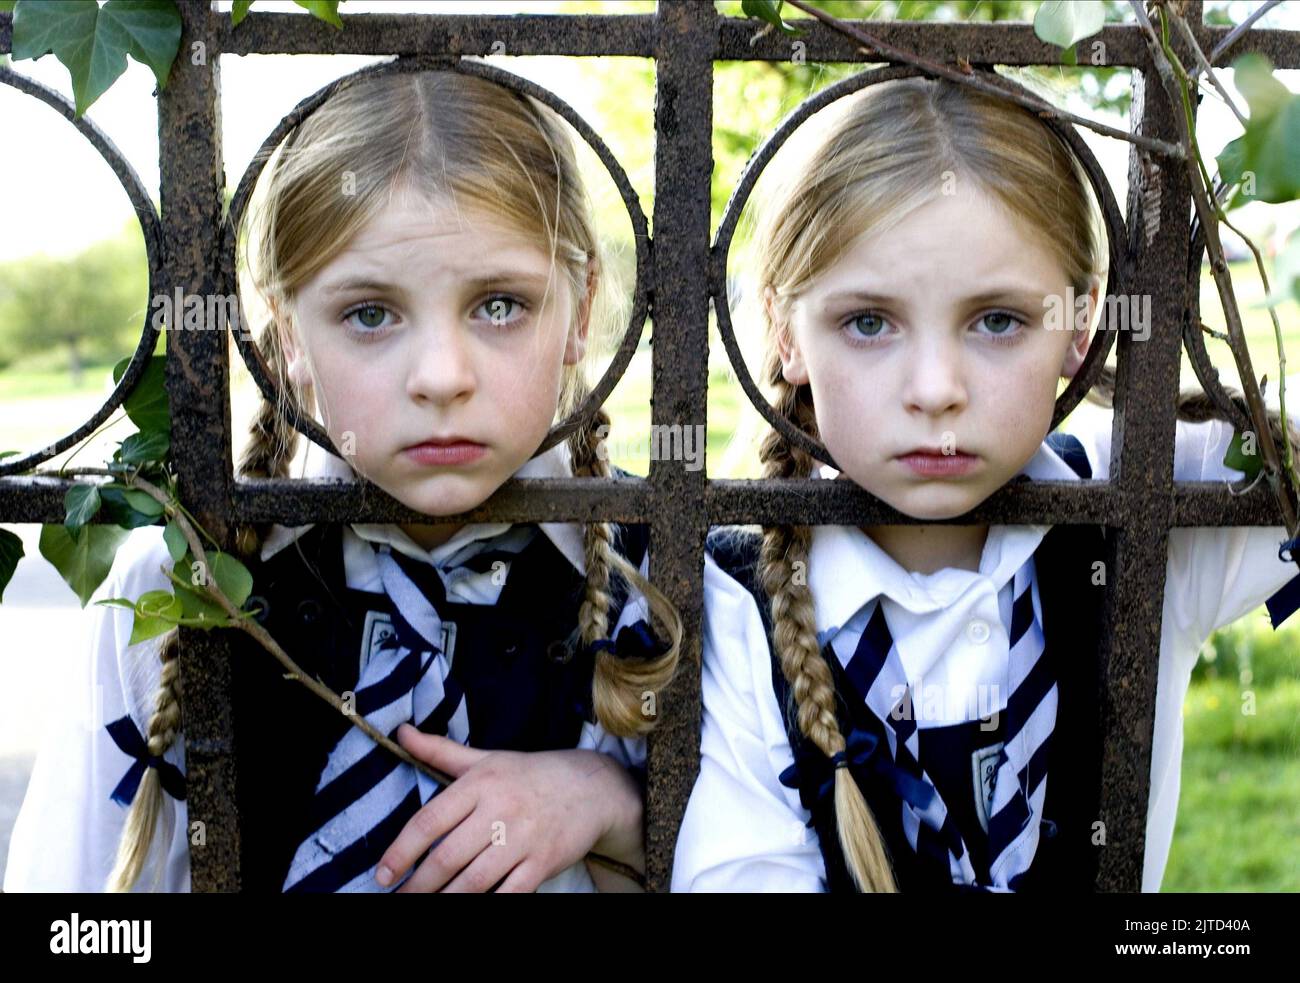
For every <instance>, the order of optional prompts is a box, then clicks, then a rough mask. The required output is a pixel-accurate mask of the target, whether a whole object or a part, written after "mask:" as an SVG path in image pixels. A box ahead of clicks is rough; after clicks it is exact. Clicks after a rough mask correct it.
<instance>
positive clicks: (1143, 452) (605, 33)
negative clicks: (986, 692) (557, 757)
mask: <svg viewBox="0 0 1300 983" xmlns="http://www.w3.org/2000/svg"><path fill="white" fill-rule="evenodd" d="M179 7H180V10H181V13H182V17H183V20H184V34H183V36H182V39H181V51H182V52H188V51H189V50H190V45H191V43H192V42H194V41H199V40H202V41H204V42H205V43H206V45H207V52H208V58H207V64H206V65H193V64H192V63H191V60H190V59H189V58H188V57H182V58H178V59H177V61H176V63H175V65H174V67H173V69H172V75H171V78H170V80H169V83H168V85H167V87H166V89H164V90H163V91H162V92H161V93H160V94H159V103H158V110H159V145H160V161H159V164H160V173H161V193H162V204H163V212H162V217H163V222H164V230H163V234H162V235H163V243H164V249H163V253H164V264H163V265H164V273H165V276H164V282H163V283H162V285H161V286H162V288H163V289H164V290H167V291H168V292H170V290H171V289H172V288H173V287H181V288H183V289H184V290H185V291H186V292H187V293H195V294H204V293H210V292H214V291H215V290H217V285H218V284H219V283H220V282H221V280H220V269H221V255H220V254H221V249H220V243H221V236H220V235H219V231H220V230H219V223H220V216H221V193H222V187H223V169H222V164H221V146H220V126H219V120H220V77H219V63H218V58H217V55H218V53H219V52H226V53H230V54H253V53H261V54H269V53H276V52H288V53H337V54H344V53H347V54H373V55H397V54H400V55H416V54H423V55H434V56H437V55H442V54H447V55H452V56H457V55H488V54H493V53H498V54H500V53H504V54H511V55H572V56H598V55H629V56H641V57H648V58H653V59H655V61H656V67H657V72H658V74H657V79H656V92H655V118H654V127H655V140H656V143H655V174H656V195H655V212H654V226H653V231H654V237H655V240H656V242H655V243H653V250H652V251H651V252H650V255H651V256H652V257H653V261H652V263H651V265H652V267H653V269H652V271H651V272H652V283H653V297H654V298H655V302H654V305H653V307H652V311H651V316H652V317H653V318H654V328H655V333H656V335H657V338H656V341H657V344H655V345H654V347H653V368H652V386H653V398H652V418H653V421H654V422H655V423H656V424H661V425H673V424H681V425H691V424H704V423H706V422H707V421H706V408H707V391H708V360H707V356H708V312H709V270H710V245H709V231H710V229H709V215H710V175H711V170H712V163H713V162H712V150H711V137H712V128H713V105H712V88H713V66H714V63H715V62H717V61H722V60H765V61H776V60H785V59H789V58H791V57H792V56H793V54H794V52H795V49H794V48H792V46H791V45H792V43H793V41H795V40H799V41H800V42H801V43H802V44H803V48H802V50H801V51H799V55H800V56H801V57H802V58H804V59H805V60H807V61H837V60H838V61H854V62H864V61H870V60H872V58H873V56H872V55H871V54H870V53H869V52H862V51H859V50H857V49H856V47H855V46H854V45H853V44H851V43H849V42H847V41H845V40H844V39H842V38H840V37H839V36H838V35H836V34H835V33H834V32H832V31H831V30H830V29H829V28H827V27H825V26H824V25H821V24H810V25H807V27H808V33H807V34H806V35H805V36H803V37H802V38H800V39H790V38H785V37H783V36H781V35H778V34H775V33H773V34H769V35H768V36H765V37H763V38H761V39H759V41H758V42H757V43H755V44H754V45H750V43H749V42H750V39H751V38H752V37H753V36H754V34H755V32H756V25H755V23H754V22H753V21H750V20H741V19H730V18H723V17H719V16H718V15H717V14H716V12H715V11H714V8H713V5H712V4H709V3H703V2H692V0H663V2H661V3H660V5H659V9H658V11H657V13H655V14H653V15H645V16H642V15H636V16H619V15H613V16H599V17H589V16H569V15H558V16H552V15H545V16H535V15H524V16H495V15H455V16H443V15H427V14H419V15H406V14H403V15H387V14H364V15H348V14H344V15H343V16H344V21H345V24H346V28H345V30H343V31H341V32H340V31H335V30H333V29H332V28H330V27H328V26H327V25H325V24H322V23H321V22H319V21H316V20H315V19H313V18H311V17H309V16H307V15H305V14H268V13H263V12H259V11H254V12H253V13H251V14H250V15H249V16H248V18H247V19H246V20H245V21H244V22H243V23H242V24H241V25H240V27H238V28H233V27H231V25H230V17H229V13H228V12H223V11H216V10H213V9H211V7H210V4H208V3H206V2H203V0H180V3H179ZM1189 13H1190V14H1191V16H1193V17H1194V18H1195V19H1197V20H1199V18H1200V15H1201V5H1200V4H1199V3H1193V4H1191V5H1190V8H1189ZM865 26H866V27H867V29H868V30H869V31H871V32H873V33H875V34H876V35H877V36H879V37H880V38H881V39H882V40H884V41H887V42H889V43H891V44H895V45H898V46H900V47H905V48H911V49H913V50H915V51H917V52H918V53H919V54H922V55H924V56H927V57H929V58H931V59H934V60H940V61H947V62H953V61H955V60H956V59H957V58H959V57H960V58H965V59H967V60H969V61H970V62H972V63H975V64H982V65H983V64H1003V65H1029V64H1049V65H1055V64H1057V63H1058V57H1057V52H1056V50H1055V49H1054V48H1052V47H1050V46H1048V45H1045V44H1043V43H1042V42H1040V41H1039V40H1038V39H1037V38H1036V37H1034V34H1033V29H1032V28H1031V27H1030V26H1028V25H1024V24H918V23H888V22H870V23H869V24H867V25H865ZM1197 31H1198V35H1199V36H1200V38H1201V39H1202V41H1203V43H1206V44H1208V45H1211V46H1212V45H1213V44H1215V43H1217V42H1218V41H1219V40H1221V39H1222V38H1223V37H1224V36H1225V35H1226V33H1227V29H1226V28H1208V27H1204V26H1200V27H1198V28H1197ZM10 39H11V17H10V15H8V14H0V52H7V51H9V48H10ZM1098 40H1100V41H1101V42H1102V43H1103V44H1104V45H1105V46H1106V64H1108V65H1128V66H1133V67H1135V68H1137V69H1138V71H1135V72H1134V100H1133V105H1134V120H1133V125H1134V126H1137V127H1140V129H1141V131H1142V132H1143V133H1145V134H1147V135H1149V136H1155V137H1159V138H1162V139H1165V140H1171V141H1172V140H1176V139H1177V127H1176V125H1175V118H1174V117H1173V115H1172V113H1171V109H1170V107H1169V106H1168V105H1167V103H1166V98H1165V94H1164V92H1163V90H1162V89H1161V88H1160V87H1159V86H1158V84H1156V81H1155V79H1154V78H1148V76H1147V75H1146V73H1145V71H1144V70H1145V69H1146V68H1148V67H1149V66H1148V61H1147V54H1146V50H1145V47H1144V46H1143V43H1142V41H1141V38H1140V36H1139V34H1138V31H1137V28H1136V27H1134V26H1132V25H1110V26H1107V27H1105V28H1104V29H1103V31H1102V32H1101V34H1100V36H1099V38H1098ZM1085 45H1086V43H1085ZM1247 51H1257V52H1262V53H1264V54H1267V55H1268V56H1269V57H1270V58H1271V59H1272V60H1273V62H1274V64H1276V65H1277V66H1279V67H1283V68H1300V32H1294V31H1293V32H1285V31H1272V30H1256V31H1252V32H1250V33H1249V34H1247V35H1246V36H1245V37H1244V38H1243V39H1242V40H1241V41H1240V42H1238V43H1237V44H1236V45H1235V46H1234V48H1233V50H1232V51H1230V52H1227V53H1226V54H1225V56H1224V58H1223V59H1222V63H1229V62H1230V61H1231V60H1232V58H1233V57H1235V56H1237V55H1240V54H1243V53H1245V52H1247ZM1088 54H1089V51H1088V49H1087V48H1086V46H1085V48H1084V50H1083V51H1082V52H1081V60H1083V61H1085V62H1086V61H1087V60H1088ZM772 122H773V126H775V125H776V123H777V121H776V120H773V121H772ZM1140 168H1141V163H1140V160H1139V157H1138V155H1137V154H1131V156H1130V182H1129V187H1130V196H1129V201H1128V229H1129V233H1130V241H1129V242H1127V243H1125V244H1124V247H1125V257H1124V258H1125V262H1126V266H1127V268H1129V269H1131V270H1132V280H1131V283H1130V286H1129V288H1128V289H1129V290H1131V291H1132V292H1133V293H1135V294H1138V295H1141V294H1149V295H1150V296H1151V298H1152V312H1153V316H1154V323H1153V324H1152V333H1151V337H1150V339H1149V340H1148V341H1146V342H1143V343H1141V344H1136V343H1134V342H1133V339H1132V336H1131V334H1129V333H1127V332H1126V333H1123V334H1122V335H1121V336H1120V338H1119V339H1118V349H1117V351H1118V359H1119V383H1120V385H1119V393H1118V396H1117V400H1116V413H1115V424H1114V433H1113V441H1112V461H1111V475H1112V478H1111V480H1110V481H1106V482H1093V481H1089V482H1055V483H1053V482H1042V483H1017V484H1014V485H1012V486H1009V487H1008V488H1005V489H1002V490H1001V491H999V492H998V493H997V494H995V495H994V496H992V497H991V498H990V499H989V500H988V501H986V502H985V503H983V504H982V505H981V506H980V507H979V508H978V509H977V510H975V511H974V512H972V513H969V514H968V515H966V516H961V517H958V518H957V519H954V520H952V521H954V522H961V521H965V522H972V521H979V522H987V523H1005V524H1025V523H1034V524H1050V523H1073V524H1095V525H1100V526H1103V527H1107V528H1108V529H1109V530H1110V531H1111V534H1110V535H1109V536H1108V537H1107V542H1108V544H1109V546H1108V550H1109V554H1108V557H1107V564H1108V566H1107V569H1108V578H1107V588H1106V589H1107V597H1106V614H1107V617H1106V622H1105V624H1104V625H1103V629H1102V634H1103V640H1102V647H1101V651H1100V652H1099V654H1098V663H1097V678H1096V683H1097V689H1096V695H1097V699H1098V701H1099V706H1100V710H1101V714H1100V717H1101V727H1100V728H1099V730H1098V732H1097V733H1096V734H1095V735H1094V741H1095V748H1096V754H1097V756H1098V759H1099V760H1100V762H1101V767H1102V777H1103V782H1102V799H1101V812H1100V815H1099V816H1098V817H1097V818H1098V819H1100V820H1101V821H1102V822H1104V823H1105V827H1106V844H1107V845H1106V848H1105V849H1104V850H1100V851H1099V854H1100V856H1099V869H1098V874H1097V887H1098V888H1099V889H1100V890H1105V891H1137V890H1139V889H1140V887H1141V876H1142V858H1143V840H1144V832H1145V818H1146V803H1147V795H1148V784H1149V774H1150V752H1151V739H1152V724H1153V717H1154V698H1155V686H1156V665H1157V654H1158V652H1159V643H1160V619H1161V608H1162V603H1161V602H1162V598H1163V591H1164V576H1165V562H1166V560H1165V558H1166V550H1167V542H1168V536H1169V529H1170V528H1171V527H1175V526H1244V525H1255V526H1257V525H1277V524H1278V516H1277V509H1276V505H1275V503H1274V502H1273V501H1272V497H1271V495H1270V493H1269V491H1268V489H1267V488H1266V487H1265V486H1264V485H1263V484H1262V483H1261V485H1260V486H1258V487H1256V488H1254V489H1253V490H1251V491H1250V492H1247V493H1244V494H1241V495H1232V494H1229V492H1228V490H1227V489H1226V488H1225V487H1224V485H1223V484H1221V483H1193V484H1178V485H1175V484H1174V482H1173V440H1174V394H1175V393H1176V392H1177V390H1178V367H1179V353H1180V332H1181V326H1182V323H1183V319H1184V316H1185V313H1186V310H1187V308H1188V305H1193V312H1194V305H1195V303H1196V297H1195V292H1193V293H1192V295H1191V296H1188V295H1187V287H1186V283H1185V282H1180V281H1182V280H1183V278H1182V277H1174V278H1170V277H1168V276H1167V272H1168V271H1170V270H1185V269H1187V268H1188V263H1189V255H1190V250H1189V231H1190V230H1189V221H1188V216H1189V214H1190V211H1191V207H1190V196H1189V189H1188V185H1187V182H1186V178H1185V175H1184V172H1183V171H1182V170H1181V169H1180V168H1178V167H1173V166H1167V167H1162V169H1161V172H1160V173H1159V175H1157V176H1156V180H1157V181H1158V182H1159V183H1158V187H1159V190H1160V194H1161V197H1162V206H1163V207H1162V212H1163V218H1162V221H1161V223H1160V226H1159V228H1158V229H1155V230H1154V234H1153V236H1152V237H1151V239H1150V241H1149V242H1148V241H1147V239H1146V236H1145V235H1144V234H1143V231H1142V230H1143V223H1142V222H1141V218H1142V200H1141V193H1142V192H1141V189H1142V185H1141V182H1140V181H1138V180H1137V177H1138V174H1139V172H1140ZM167 388H168V394H169V397H170V400H171V408H172V421H173V422H172V426H173V441H172V443H173V447H174V448H176V452H175V456H176V460H175V466H176V471H177V476H178V480H179V487H180V493H181V497H182V500H183V501H184V502H185V503H186V505H187V506H188V507H189V508H190V509H191V510H192V511H193V512H194V513H195V515H196V516H197V517H198V519H199V521H200V522H202V523H203V524H204V525H205V526H206V527H207V528H208V529H209V530H210V531H211V532H212V534H213V535H214V537H215V538H216V539H217V540H218V541H219V542H221V543H223V544H225V545H226V547H227V548H228V547H229V545H230V540H231V533H232V530H233V528H234V527H235V525H237V524H239V523H244V522H259V523H269V522H276V523H281V524H285V525H302V524H305V523H310V522H334V523H342V522H352V521H365V522H407V521H416V520H418V519H420V518H421V517H420V516H419V515H418V514H417V513H414V512H411V511H410V510H409V509H407V508H405V507H404V506H403V505H401V504H400V503H398V502H396V501H395V500H394V499H392V498H391V497H390V496H388V495H387V494H385V493H383V492H382V491H380V490H379V489H377V488H375V487H374V486H372V485H368V484H366V483H358V482H329V481H281V480H270V481H266V480H253V481H237V480H235V479H234V478H233V476H232V474H231V461H230V445H231V432H230V430H231V422H230V410H229V405H230V401H229V366H228V364H227V346H226V339H225V338H224V336H222V335H219V334H217V333H214V332H176V333H175V334H173V335H172V336H171V337H170V338H169V360H168V371H167ZM705 474H706V473H705V472H704V471H702V470H701V471H688V470H686V468H685V467H684V465H683V463H682V462H678V461H664V460H660V461H654V462H653V463H652V466H651V469H650V476H649V477H648V478H644V479H642V478H632V479H611V480H609V481H595V480H577V479H568V480H555V479H545V480H538V479H532V480H513V481H511V482H508V483H507V484H506V485H505V486H504V487H503V488H501V489H500V490H499V491H498V492H497V494H495V495H494V496H492V498H491V499H489V500H488V501H487V502H486V503H484V504H483V505H482V506H480V507H479V508H477V509H475V510H473V511H472V512H468V513H465V515H463V516H461V517H460V518H461V519H463V520H465V521H489V520H505V521H512V522H514V521H544V522H545V521H549V522H557V521H563V522H590V521H597V520H618V521H622V522H629V523H646V524H648V525H649V526H650V529H651V539H652V545H653V566H652V570H651V573H652V576H653V577H654V579H655V581H656V582H657V583H658V584H659V585H660V587H661V588H662V589H663V590H664V591H665V592H666V593H667V594H668V596H669V597H670V598H671V599H672V600H673V601H674V602H675V603H676V604H677V606H678V607H679V609H680V610H681V613H682V618H683V622H684V626H685V636H684V639H683V669H682V672H681V673H680V675H679V677H678V679H677V680H676V681H675V683H674V684H673V686H672V687H671V688H670V689H669V691H668V692H666V693H664V694H661V699H660V703H659V706H658V707H657V711H658V716H659V727H658V729H657V730H656V732H655V733H654V734H653V735H652V736H651V738H650V746H649V768H648V786H647V801H646V857H647V875H648V881H649V885H650V887H651V889H653V890H659V891H662V890H666V889H667V888H668V886H669V881H670V876H671V870H672V859H673V848H674V844H675V839H676V835H677V829H678V826H679V824H680V821H681V817H682V813H683V811H684V809H685V805H686V801H687V798H688V796H689V794H690V791H691V787H692V785H693V783H694V779H695V776H696V774H697V772H698V768H699V724H700V694H699V683H700V679H699V671H700V667H699V658H700V626H701V615H702V612H701V603H702V598H701V583H702V579H703V563H704V552H703V549H704V538H705V534H706V532H707V530H708V528H709V527H710V526H712V525H719V524H727V523H740V524H751V523H756V522H780V521H789V522H797V523H800V524H827V523H843V524H855V525H861V524H865V523H913V522H915V521H916V520H914V519H911V518H909V517H907V516H902V515H900V514H898V513H897V512H895V511H893V510H892V509H890V508H889V507H887V506H886V505H884V504H883V503H881V502H878V501H876V500H875V499H873V498H872V497H871V496H870V495H868V494H866V493H865V492H863V491H862V490H861V489H859V488H857V487H856V486H853V485H852V484H850V483H848V482H811V483H810V482H807V481H766V480H764V481H722V480H714V481H709V480H707V479H706V477H705ZM69 487H71V483H70V482H67V481H61V480H56V479H52V478H43V477H32V476H27V477H22V476H12V477H0V521H2V522H51V523H53V522H61V521H62V520H63V516H64V507H63V499H64V496H65V494H66V492H67V490H68V488H69ZM224 635H225V633H220V632H215V633H191V632H187V633H186V637H185V641H184V646H183V650H182V652H183V654H182V656H181V668H182V673H183V676H184V680H185V694H186V697H185V705H184V715H185V716H184V719H185V723H184V731H185V735H186V742H187V743H186V763H187V770H188V772H189V783H190V800H189V806H190V817H191V819H193V820H199V821H202V822H204V823H205V826H206V830H205V833H206V845H205V846H203V847H202V848H199V847H195V848H194V849H193V850H192V854H191V859H192V862H193V867H192V870H193V886H194V889H195V890H197V891H233V890H238V889H239V885H240V870H239V853H240V835H239V822H238V820H239V816H238V812H237V800H236V796H235V774H236V772H237V762H236V758H235V755H234V748H235V746H236V745H235V735H234V733H233V729H232V715H231V707H230V696H229V658H230V651H229V645H228V643H227V642H226V641H225V639H224Z"/></svg>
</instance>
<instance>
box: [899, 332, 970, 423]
mask: <svg viewBox="0 0 1300 983" xmlns="http://www.w3.org/2000/svg"><path fill="white" fill-rule="evenodd" d="M903 399H904V402H905V404H906V406H907V409H908V410H909V411H911V412H915V413H924V414H927V415H929V416H943V415H944V414H947V413H953V412H957V411H959V410H961V409H962V408H963V407H964V406H965V405H966V400H967V392H966V381H965V369H964V366H963V364H962V351H961V342H960V341H958V340H955V339H952V338H938V339H931V340H930V341H928V342H925V343H922V344H919V345H917V346H916V348H915V350H914V351H912V352H911V353H910V354H909V358H908V365H907V368H906V374H905V378H904V384H903Z"/></svg>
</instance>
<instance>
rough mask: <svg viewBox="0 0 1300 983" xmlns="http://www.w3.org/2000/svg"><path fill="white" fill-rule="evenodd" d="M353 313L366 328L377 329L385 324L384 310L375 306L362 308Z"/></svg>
mask: <svg viewBox="0 0 1300 983" xmlns="http://www.w3.org/2000/svg"><path fill="white" fill-rule="evenodd" d="M353 313H354V314H355V315H356V317H357V318H358V320H359V321H360V323H361V325H362V326H363V327H366V328H377V327H379V326H380V325H381V324H383V323H384V309H383V308H382V307H379V306H377V305H375V304H370V305H367V306H366V307H360V308H358V309H357V310H356V311H354V312H353Z"/></svg>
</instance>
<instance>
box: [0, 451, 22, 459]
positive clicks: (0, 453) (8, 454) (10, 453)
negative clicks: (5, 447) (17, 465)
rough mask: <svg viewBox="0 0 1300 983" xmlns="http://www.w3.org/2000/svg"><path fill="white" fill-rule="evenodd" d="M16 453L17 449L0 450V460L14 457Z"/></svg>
mask: <svg viewBox="0 0 1300 983" xmlns="http://www.w3.org/2000/svg"><path fill="white" fill-rule="evenodd" d="M17 454H18V452H17V451H0V461H2V460H4V459H5V458H6V457H15V456H17Z"/></svg>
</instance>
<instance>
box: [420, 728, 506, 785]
mask: <svg viewBox="0 0 1300 983" xmlns="http://www.w3.org/2000/svg"><path fill="white" fill-rule="evenodd" d="M397 743H398V744H400V745H401V746H402V747H403V748H405V749H406V750H407V751H409V752H410V753H411V754H412V755H414V756H415V757H417V758H419V759H420V760H421V761H423V762H424V763H425V764H426V765H432V766H433V767H434V768H437V769H438V770H439V771H445V772H446V773H447V774H448V775H450V776H451V777H452V778H459V777H460V776H461V775H462V774H464V773H465V772H466V771H468V770H469V769H470V767H472V766H473V765H475V764H477V763H478V762H480V761H482V760H483V759H484V758H486V757H487V756H488V755H489V754H491V753H492V752H491V751H480V750H478V749H477V748H472V747H466V746H465V745H464V744H462V743H460V741H453V740H452V739H451V738H450V737H442V736H440V735H438V734H426V733H424V732H423V731H422V730H420V729H419V728H418V727H413V726H412V725H410V724H402V725H401V726H400V727H398V728H397Z"/></svg>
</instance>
